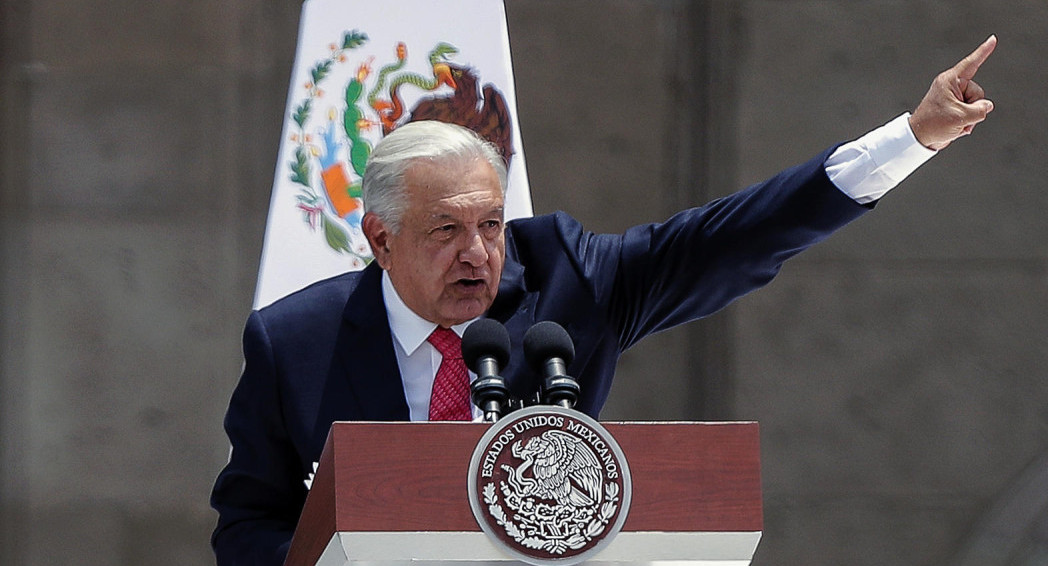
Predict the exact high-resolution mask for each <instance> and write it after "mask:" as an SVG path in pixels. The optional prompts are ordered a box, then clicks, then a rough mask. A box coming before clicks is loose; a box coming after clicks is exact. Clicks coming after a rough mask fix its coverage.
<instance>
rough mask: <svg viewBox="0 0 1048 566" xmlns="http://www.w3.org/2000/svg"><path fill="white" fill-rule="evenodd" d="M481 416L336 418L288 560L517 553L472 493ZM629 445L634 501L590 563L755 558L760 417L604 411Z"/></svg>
mask: <svg viewBox="0 0 1048 566" xmlns="http://www.w3.org/2000/svg"><path fill="white" fill-rule="evenodd" d="M489 426H490V425H488V424H484V423H376V422H339V423H335V424H334V425H332V427H331V431H330V433H329V435H328V439H327V444H326V445H325V447H324V452H323V455H322V456H321V459H320V464H319V467H318V469H317V472H316V476H315V479H314V481H313V485H312V489H311V490H310V493H309V496H308V498H307V499H306V504H305V507H304V509H303V511H302V516H301V519H300V521H299V525H298V529H297V530H296V532H295V536H294V539H293V541H292V544H291V550H290V552H289V554H288V558H287V562H286V564H290V565H296V566H297V565H305V564H308V565H313V564H320V565H323V566H328V565H343V564H365V563H367V564H369V566H370V565H371V564H401V565H405V566H406V565H407V564H408V563H409V562H410V563H411V564H412V565H421V564H437V563H443V564H447V563H451V562H470V563H471V564H470V566H475V565H477V564H496V563H497V564H501V565H508V564H517V563H519V562H518V561H517V560H516V559H513V558H510V557H509V556H508V555H506V554H505V553H504V551H503V550H502V549H500V548H499V547H497V546H496V545H495V543H493V542H492V541H490V540H489V538H488V537H487V535H486V534H485V533H484V532H483V531H482V530H481V528H480V526H479V525H478V524H477V521H476V519H475V518H474V516H473V514H472V511H471V510H470V503H469V499H468V495H467V483H468V481H467V475H468V469H469V464H470V457H471V455H472V453H473V450H474V448H475V447H476V446H477V443H478V441H479V440H480V439H481V437H482V436H483V435H484V433H485V431H486V430H487V429H488V427H489ZM603 426H604V427H605V428H606V429H607V431H608V432H609V433H610V434H611V435H612V436H613V437H614V438H615V440H616V441H617V442H618V444H619V445H620V447H621V448H622V452H623V453H624V454H625V456H626V460H627V462H628V465H629V468H630V471H631V474H632V480H633V495H632V504H631V506H630V509H629V514H628V515H627V517H626V520H625V523H624V524H623V525H622V529H621V531H620V532H619V533H618V535H617V536H616V537H615V538H614V539H613V540H612V541H611V542H610V543H609V544H608V545H607V546H606V547H605V548H604V549H603V550H602V551H601V552H600V553H599V554H597V555H596V556H595V557H594V558H591V559H590V560H589V561H587V562H586V563H587V564H597V563H612V562H614V563H635V564H640V563H650V562H660V561H675V562H677V561H685V562H689V563H691V564H702V565H710V566H713V565H716V566H736V565H738V566H741V565H746V564H749V563H750V560H751V559H752V557H753V553H754V551H755V550H756V547H757V543H758V542H759V540H760V537H761V531H762V529H763V517H762V508H761V487H760V454H759V432H758V426H757V423H693V422H672V423H603Z"/></svg>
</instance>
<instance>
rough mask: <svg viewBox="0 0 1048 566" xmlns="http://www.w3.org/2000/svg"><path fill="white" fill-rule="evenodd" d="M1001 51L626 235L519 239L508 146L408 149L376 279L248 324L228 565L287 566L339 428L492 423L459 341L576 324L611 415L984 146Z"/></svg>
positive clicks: (331, 282)
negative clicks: (736, 186)
mask: <svg viewBox="0 0 1048 566" xmlns="http://www.w3.org/2000/svg"><path fill="white" fill-rule="evenodd" d="M996 43H997V40H996V38H994V37H990V38H989V39H988V40H986V42H984V43H983V44H982V45H981V46H979V47H978V48H977V49H976V50H975V51H974V52H973V53H971V54H970V55H969V56H968V57H966V58H964V59H963V60H962V61H961V62H959V63H958V64H957V65H955V66H954V67H953V68H951V69H949V70H947V71H945V72H943V73H941V74H940V75H939V76H938V77H936V79H935V80H934V82H933V83H932V86H931V88H930V89H929V91H928V93H927V94H926V95H925V96H924V98H923V99H922V100H921V102H920V104H919V105H918V106H917V108H916V109H915V110H914V111H913V113H912V114H904V115H902V116H900V117H898V118H897V119H895V120H893V121H891V122H889V123H888V124H886V125H884V126H882V127H880V128H878V129H876V130H873V131H872V132H870V133H868V134H866V135H865V136H863V137H861V138H859V139H857V140H855V141H852V142H849V143H846V144H843V145H840V146H838V147H834V148H830V149H828V150H826V151H824V152H823V153H821V154H819V155H817V156H815V157H814V158H813V159H811V160H810V161H808V162H807V163H803V164H801V165H798V166H796V167H793V168H791V169H788V170H786V171H784V172H782V173H780V174H778V175H776V176H775V177H773V178H771V179H769V180H767V181H765V182H763V183H760V184H757V185H754V186H752V187H750V188H748V189H745V190H743V191H740V192H738V193H736V194H734V195H731V196H728V197H725V198H723V199H720V200H717V201H715V202H713V203H710V204H708V205H706V206H704V207H700V208H695V209H690V210H685V211H683V212H680V213H678V214H676V215H674V216H673V217H671V218H670V219H668V220H666V221H665V222H663V223H660V224H649V225H643V226H636V227H634V228H631V229H629V230H627V231H626V232H625V233H624V234H621V235H598V234H593V233H590V232H587V231H585V230H584V229H583V228H582V226H580V225H579V223H578V222H577V221H575V220H574V219H572V218H571V217H570V216H568V215H566V214H564V213H555V214H550V215H545V216H539V217H536V218H529V219H522V220H515V221H512V222H508V223H506V222H504V220H503V201H504V194H505V189H506V170H505V165H504V163H503V161H502V158H501V156H500V155H499V154H498V152H497V150H496V149H495V148H494V147H493V146H491V145H490V144H488V143H486V142H484V141H482V140H481V139H480V138H479V137H478V136H476V135H475V134H473V133H472V132H471V131H469V130H466V129H464V128H460V127H458V126H452V125H447V124H442V123H436V122H418V123H412V124H408V125H405V126H402V127H400V128H398V129H397V130H395V131H394V132H392V133H391V134H390V135H388V136H387V137H386V138H384V139H383V140H382V141H381V142H380V143H379V144H378V145H377V146H376V148H375V151H374V153H373V154H372V155H371V158H370V160H369V162H368V165H367V170H366V173H365V176H364V184H363V192H364V206H365V209H366V211H367V212H366V214H365V216H364V219H363V229H364V233H365V234H366V236H367V238H368V241H369V242H370V244H371V248H372V251H373V252H374V256H375V261H374V262H373V263H372V264H371V265H369V266H368V267H367V268H366V269H364V270H363V271H360V272H354V273H347V274H344V275H340V276H337V277H334V278H332V279H328V280H325V281H321V282H319V283H315V284H313V285H311V286H309V287H307V288H305V289H303V290H301V291H298V292H296V293H293V294H291V295H289V296H288V297H285V298H284V299H281V300H280V301H277V302H276V303H274V304H273V305H271V306H269V307H266V308H264V309H261V310H259V311H256V312H253V313H252V314H251V316H250V318H249V319H248V322H247V328H246V330H245V332H244V357H245V365H244V371H243V375H242V377H241V379H240V383H239V384H238V385H237V387H236V390H235V391H234V392H233V396H232V399H231V401H230V404H229V411H228V413H227V415H226V420H225V427H226V432H227V434H228V435H229V439H230V441H231V443H232V446H233V450H232V454H231V457H230V461H229V464H228V465H227V466H226V467H225V469H224V470H223V471H222V473H221V474H220V475H219V477H218V480H217V482H216V483H215V488H214V492H213V494H212V505H213V506H214V508H215V509H216V510H218V512H219V521H218V526H217V528H216V529H215V532H214V535H213V537H212V544H213V546H214V548H215V552H216V555H217V557H218V562H219V564H280V563H282V562H283V560H284V557H285V556H286V554H287V551H288V548H289V545H290V541H291V536H292V533H293V532H294V529H295V524H296V523H297V521H298V517H299V514H300V512H301V510H302V505H303V503H304V501H305V498H306V493H307V487H306V484H305V483H304V480H306V479H307V477H308V476H309V473H310V472H311V471H312V470H313V463H314V462H316V461H318V460H319V458H320V453H321V450H322V448H323V446H324V441H325V439H326V436H327V433H328V429H329V428H330V426H331V423H332V422H334V421H350V420H409V419H410V420H415V421H423V420H469V419H472V418H474V417H475V416H476V415H477V413H476V409H475V408H473V407H472V406H471V404H470V402H469V399H468V392H469V387H468V379H469V378H470V376H469V375H468V373H467V372H466V370H465V369H464V367H463V366H462V365H461V361H460V360H459V359H458V358H459V356H460V354H459V353H458V348H459V345H458V341H459V337H460V336H461V335H462V332H463V330H464V329H465V328H466V326H468V325H469V324H470V323H471V322H473V321H475V320H476V319H478V318H480V317H486V318H491V319H494V320H497V321H499V322H502V323H503V324H504V325H505V326H506V329H507V330H508V331H509V334H510V337H511V343H512V345H513V348H514V350H519V349H520V346H521V342H522V337H523V335H524V333H525V331H526V330H527V329H528V328H530V327H531V326H532V325H534V324H535V323H536V322H539V321H546V320H551V321H555V322H557V323H559V324H561V325H562V326H564V327H565V328H566V329H567V331H568V333H569V334H570V335H571V337H572V340H573V341H574V343H575V350H576V355H575V358H574V361H573V362H572V363H571V364H570V366H569V367H568V374H570V375H573V376H576V377H577V378H578V381H579V384H580V385H581V395H580V397H579V400H578V403H577V405H576V408H577V409H578V410H580V411H583V412H585V413H587V414H589V415H590V416H593V417H596V416H597V415H598V413H599V412H600V409H601V407H602V405H603V404H604V401H605V399H606V398H607V395H608V391H609V388H610V386H611V381H612V377H613V375H614V373H615V364H616V361H617V360H618V357H619V356H620V354H621V353H622V352H623V351H625V350H626V349H627V348H629V347H630V346H632V345H633V344H635V343H636V342H637V341H638V340H640V339H641V338H643V337H645V336H647V335H649V334H651V333H653V332H657V331H659V330H663V329H666V328H669V327H671V326H674V325H678V324H681V323H684V322H688V321H691V320H695V319H698V318H701V317H703V316H706V315H709V314H711V313H713V312H716V311H717V310H718V309H721V308H723V307H724V306H726V305H727V304H728V303H730V302H731V301H733V300H734V299H736V298H737V297H739V296H741V295H743V294H745V293H748V292H750V291H752V290H754V289H756V288H758V287H760V286H762V285H764V284H766V283H767V282H768V281H770V280H771V279H772V278H773V277H774V276H775V275H776V273H778V271H779V268H780V267H781V266H782V263H783V262H784V261H785V260H787V259H788V258H790V257H792V256H793V255H795V254H797V253H799V252H800V251H802V250H804V249H806V248H808V247H809V246H811V245H813V244H815V243H817V242H819V241H820V240H822V239H823V238H825V237H827V236H828V235H829V234H831V233H832V232H833V231H835V230H836V229H838V228H840V227H841V226H844V225H845V224H847V223H848V222H851V221H852V220H854V219H856V218H858V217H859V216H861V215H863V214H864V213H866V212H867V211H869V210H870V209H871V208H872V206H873V204H874V203H875V202H876V201H877V200H878V199H880V198H881V197H883V196H884V195H885V194H886V193H887V192H888V191H889V190H891V189H892V188H893V187H895V186H896V185H897V184H898V183H899V182H900V181H902V180H903V179H904V178H905V177H906V176H907V175H909V174H910V173H911V172H912V171H914V170H915V169H916V168H917V167H919V166H920V165H921V164H922V163H924V162H925V161H926V160H928V159H929V158H931V157H932V156H933V155H934V154H935V152H936V151H938V150H940V149H943V148H945V147H946V146H948V145H949V144H950V143H951V142H953V141H954V140H956V139H957V138H959V137H961V136H964V135H967V134H969V133H971V131H972V128H973V127H974V126H975V125H976V124H978V123H979V122H981V121H982V120H983V119H985V118H986V115H987V114H988V113H989V112H990V111H991V110H992V109H993V104H992V103H991V102H990V101H989V100H987V99H985V96H984V93H983V90H982V88H980V87H979V85H978V84H976V83H975V82H974V81H973V77H974V76H975V73H976V71H977V70H978V69H979V66H980V65H981V64H982V63H983V62H984V61H985V60H986V59H987V57H989V55H990V53H992V52H993V50H994V47H995V46H996ZM522 357H523V356H520V355H516V356H513V357H512V358H511V361H510V363H509V364H508V366H507V367H506V368H504V370H503V376H504V377H505V379H506V383H507V386H508V387H509V389H510V391H511V394H512V395H513V396H514V397H516V398H518V399H527V398H530V397H533V395H534V392H535V391H536V389H537V387H538V378H537V376H534V375H532V374H531V373H530V372H529V371H527V367H526V364H525V363H524V362H523V361H522V360H521V358H522Z"/></svg>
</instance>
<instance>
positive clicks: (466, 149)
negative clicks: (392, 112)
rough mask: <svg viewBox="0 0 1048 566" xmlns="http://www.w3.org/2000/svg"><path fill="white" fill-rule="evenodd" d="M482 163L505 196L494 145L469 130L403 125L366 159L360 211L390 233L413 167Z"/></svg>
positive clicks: (430, 123) (396, 224)
mask: <svg viewBox="0 0 1048 566" xmlns="http://www.w3.org/2000/svg"><path fill="white" fill-rule="evenodd" d="M476 159H483V160H484V161H487V162H488V163H489V164H491V167H492V168H494V170H495V174H496V175H498V178H499V185H500V186H501V188H502V194H503V196H505V194H506V183H507V173H506V164H505V162H504V161H503V160H502V156H501V155H499V151H498V149H497V148H496V147H495V145H494V144H492V143H490V142H487V141H485V140H484V139H482V138H481V137H480V136H479V135H477V134H476V133H475V132H474V131H473V130H470V129H468V128H464V127H462V126H458V125H455V124H448V123H446V122H438V121H432V120H429V121H420V122H410V123H408V124H404V125H403V126H400V127H398V128H397V129H395V130H393V131H392V132H391V133H390V134H389V135H387V136H386V137H384V138H382V140H380V141H379V142H378V144H377V145H376V146H375V149H374V151H373V152H372V153H371V156H370V157H368V162H367V167H366V168H365V170H364V180H363V182H362V185H361V192H362V193H363V200H364V210H365V211H366V212H373V213H375V214H376V215H377V216H378V217H379V218H380V219H382V221H383V222H384V223H386V224H387V225H388V226H389V227H390V228H391V229H392V230H393V231H394V232H397V231H399V230H400V221H401V218H402V216H403V214H404V208H405V206H406V202H405V201H406V199H407V197H406V195H405V194H404V191H405V188H406V187H405V186H404V175H405V173H406V172H407V170H408V168H410V167H411V165H412V164H413V163H416V162H418V161H420V160H426V161H428V162H430V163H453V162H469V161H473V160H476Z"/></svg>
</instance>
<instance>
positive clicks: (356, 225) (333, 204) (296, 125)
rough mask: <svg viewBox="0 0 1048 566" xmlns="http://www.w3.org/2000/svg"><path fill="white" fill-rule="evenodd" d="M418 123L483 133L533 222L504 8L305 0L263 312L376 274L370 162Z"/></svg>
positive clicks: (515, 210) (276, 185) (422, 1)
mask: <svg viewBox="0 0 1048 566" xmlns="http://www.w3.org/2000/svg"><path fill="white" fill-rule="evenodd" d="M419 119H440V120H443V121H447V122H455V123H458V124H462V125H466V126H469V127H472V128H473V129H474V130H476V131H477V132H478V133H480V134H481V135H483V136H484V137H485V138H487V139H489V140H491V141H492V142H494V143H495V144H496V145H498V146H499V147H500V148H501V149H502V150H503V152H504V154H506V155H511V157H510V160H509V186H508V189H507V195H506V219H507V220H510V219H513V218H520V217H525V216H530V215H531V214H532V208H531V194H530V191H529V189H528V182H527V170H526V167H525V165H524V150H523V144H522V141H521V137H520V128H519V127H518V123H517V103H516V97H515V93H514V85H513V70H512V65H511V62H510V51H509V34H508V31H507V28H506V15H505V10H504V8H503V4H502V1H501V0H397V2H363V1H354V0H306V2H305V3H304V5H303V7H302V19H301V24H300V28H299V40H298V51H297V52H296V55H295V65H294V69H293V70H292V75H291V88H290V90H289V92H288V102H287V113H286V115H285V122H284V131H283V136H282V138H281V143H280V153H279V156H278V159H277V167H276V174H275V176H274V180H273V195H272V199H271V201H270V208H269V220H268V223H267V225H266V236H265V242H264V244H263V248H262V261H261V264H260V266H259V274H258V286H257V287H256V290H255V303H254V305H255V308H261V307H263V306H265V305H268V304H269V303H272V302H273V301H275V300H276V299H279V298H280V297H282V296H284V295H287V294H288V293H291V292H293V291H295V290H298V289H300V288H302V287H305V286H306V285H308V284H310V283H313V282H315V281H318V280H320V279H323V278H326V277H330V276H333V275H336V274H339V273H344V272H346V271H352V270H355V269H361V268H363V267H364V266H365V265H367V263H368V262H369V261H370V259H371V250H370V248H369V247H368V243H367V240H366V239H365V238H364V235H363V233H362V232H361V230H360V218H361V215H362V211H361V208H360V206H361V203H360V198H359V197H360V181H361V176H362V173H363V167H364V162H365V161H366V159H367V156H368V155H369V154H370V151H371V148H372V147H374V145H375V144H376V143H377V142H378V140H380V139H381V138H382V136H383V135H384V134H385V133H388V132H389V131H392V129H395V128H396V127H397V126H399V125H402V124H404V123H406V122H408V121H411V120H419Z"/></svg>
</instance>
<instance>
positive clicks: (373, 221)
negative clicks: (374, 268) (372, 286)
mask: <svg viewBox="0 0 1048 566" xmlns="http://www.w3.org/2000/svg"><path fill="white" fill-rule="evenodd" d="M360 227H361V228H363V230H364V236H365V237H367V239H368V243H369V244H371V253H372V254H374V256H375V261H377V262H378V264H379V266H380V267H381V268H382V269H389V236H390V230H389V227H388V226H386V223H385V222H383V221H382V219H381V218H379V217H378V215H376V214H375V213H374V212H368V213H366V214H364V218H363V219H362V220H361V222H360Z"/></svg>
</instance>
